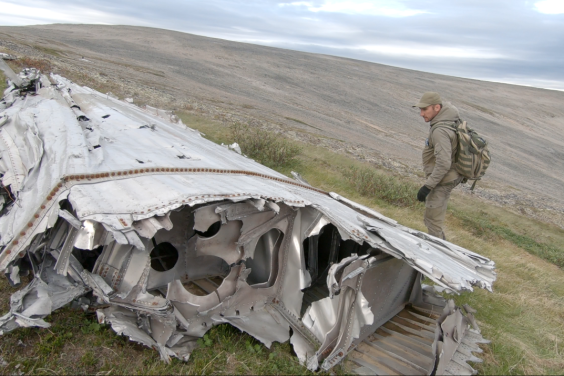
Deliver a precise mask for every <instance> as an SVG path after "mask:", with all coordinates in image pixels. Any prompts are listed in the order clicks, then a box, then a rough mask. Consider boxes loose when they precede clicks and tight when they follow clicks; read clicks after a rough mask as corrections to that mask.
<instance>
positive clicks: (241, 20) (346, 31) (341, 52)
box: [0, 0, 564, 90]
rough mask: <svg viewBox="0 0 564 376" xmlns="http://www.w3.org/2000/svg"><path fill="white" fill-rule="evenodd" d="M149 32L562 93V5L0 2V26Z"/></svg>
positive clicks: (463, 0) (348, 0)
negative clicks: (78, 26)
mask: <svg viewBox="0 0 564 376" xmlns="http://www.w3.org/2000/svg"><path fill="white" fill-rule="evenodd" d="M49 23H95V24H116V25H117V24H119V25H139V26H151V27H158V28H164V29H171V30H178V31H183V32H187V33H193V34H198V35H205V36H211V37H216V38H222V39H229V40H233V41H242V42H249V43H256V44H262V45H268V46H274V47H282V48H288V49H293V50H300V51H308V52H316V53H324V54H330V55H337V56H344V57H350V58H355V59H360V60H367V61H372V62H377V63H383V64H389V65H393V66H398V67H404V68H411V69H416V70H422V71H426V72H433V73H442V74H447V75H452V76H458V77H468V78H477V79H484V80H490V81H499V82H508V83H516V84H523V85H531V86H537V87H544V88H554V89H560V90H564V0H530V1H528V0H309V1H288V0H244V1H243V0H241V1H234V0H204V1H202V0H200V1H198V0H160V1H145V0H135V1H133V0H122V1H120V0H95V1H92V0H56V1H55V0H0V25H10V26H14V25H32V24H49Z"/></svg>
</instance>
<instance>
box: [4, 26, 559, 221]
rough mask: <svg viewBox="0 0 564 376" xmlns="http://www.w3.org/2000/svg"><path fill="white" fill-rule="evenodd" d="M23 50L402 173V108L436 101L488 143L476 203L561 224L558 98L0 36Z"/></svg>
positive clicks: (79, 31)
mask: <svg viewBox="0 0 564 376" xmlns="http://www.w3.org/2000/svg"><path fill="white" fill-rule="evenodd" d="M26 45H27V46H29V47H34V48H36V49H39V50H41V51H43V53H46V54H48V55H49V56H50V57H52V58H53V59H55V60H58V61H60V62H61V64H67V65H69V66H72V67H73V68H74V69H78V70H86V71H88V72H98V74H100V75H101V76H104V77H108V78H110V79H109V81H113V82H119V83H120V85H122V86H123V87H125V89H124V95H129V96H132V97H134V99H136V98H135V97H136V96H141V94H140V93H138V92H136V91H135V89H134V87H135V86H134V85H133V86H132V85H128V83H130V82H132V81H135V82H137V83H140V84H142V86H143V87H145V88H147V89H150V90H153V93H154V96H156V97H158V96H159V95H162V96H163V97H167V98H169V99H170V98H172V99H173V103H175V105H177V106H186V105H188V106H189V108H191V107H190V106H192V105H193V104H194V103H196V106H197V107H198V106H199V107H200V108H203V109H204V110H208V111H209V112H212V113H213V114H215V116H216V118H223V119H230V118H232V119H240V118H244V119H247V120H248V119H255V120H257V121H258V122H260V123H262V124H267V125H268V126H272V127H277V128H282V129H285V130H286V131H288V130H290V131H292V133H291V134H292V135H293V136H295V137H296V138H301V139H307V140H308V141H309V142H312V143H321V144H324V145H328V146H330V147H333V148H337V149H343V150H348V151H349V152H351V153H353V154H356V155H358V156H360V157H361V158H365V159H368V160H369V161H374V162H376V163H381V164H386V165H391V166H393V167H395V168H396V169H400V170H403V171H411V172H414V171H418V170H420V167H419V164H420V162H419V161H420V150H421V148H422V146H423V142H424V139H425V137H426V131H427V129H428V128H427V125H426V124H425V123H424V122H423V120H421V118H420V117H419V115H418V111H416V110H415V109H412V108H411V105H412V104H413V103H415V102H416V101H417V99H418V98H419V97H420V95H421V94H422V93H423V92H425V91H429V90H433V91H438V92H440V93H441V94H442V95H443V98H445V99H446V100H448V101H451V102H452V103H453V104H454V105H455V106H457V107H458V108H459V109H460V112H461V116H462V117H463V118H464V119H465V120H468V121H469V124H470V125H471V126H472V127H474V128H476V129H477V130H478V131H479V132H481V133H482V134H484V135H485V136H486V137H487V138H488V140H490V144H491V150H492V153H493V163H492V165H491V167H490V170H489V171H488V174H487V176H486V179H485V180H484V181H483V182H481V183H479V184H478V187H479V188H478V193H479V194H481V195H483V196H485V197H489V198H493V199H494V200H495V201H498V202H501V203H505V204H509V205H515V204H518V205H522V204H523V208H522V209H521V210H522V211H525V210H528V207H534V208H537V209H552V210H549V211H548V212H546V213H548V214H547V215H548V217H550V216H553V215H554V214H555V213H556V214H559V216H560V215H562V214H564V192H563V191H562V189H561V187H562V186H563V185H564V152H563V150H564V108H563V106H562V103H564V92H558V91H550V90H543V89H536V88H528V87H522V86H515V85H507V84H499V83H491V82H483V81H477V80H468V79H461V78H456V77H449V76H441V75H436V74H430V73H424V72H418V71H413V70H406V69H401V68H395V67H390V66H385V65H379V64H374V63H368V62H363V61H357V60H351V59H344V58H338V57H333V56H326V55H318V54H309V53H303V52H296V51H290V50H283V49H276V48H270V47H264V46H257V45H251V44H244V43H236V42H230V41H225V40H219V39H213V38H207V37H201V36H196V35H191V34H185V33H179V32H173V31H167V30H160V29H151V28H141V27H130V26H93V25H48V26H28V27H0V47H4V49H5V50H12V51H13V50H17V49H18V48H25V47H26ZM16 52H17V51H16ZM191 104H192V105H191ZM341 141H344V142H341ZM390 160H391V161H390ZM542 216H543V215H542V213H541V217H542ZM560 218H562V217H560ZM549 219H550V218H549ZM556 222H557V223H559V224H560V225H561V226H562V225H563V222H562V220H561V219H560V220H556Z"/></svg>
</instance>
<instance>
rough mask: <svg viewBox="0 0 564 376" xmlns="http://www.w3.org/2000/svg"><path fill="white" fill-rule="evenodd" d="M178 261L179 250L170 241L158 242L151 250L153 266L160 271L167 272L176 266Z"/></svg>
mask: <svg viewBox="0 0 564 376" xmlns="http://www.w3.org/2000/svg"><path fill="white" fill-rule="evenodd" d="M177 261H178V251H177V250H176V248H175V247H174V246H173V245H172V244H170V243H168V242H163V243H159V244H156V245H155V248H153V250H152V251H151V268H153V269H155V270H156V271H158V272H166V271H167V270H170V269H172V268H174V265H176V262H177Z"/></svg>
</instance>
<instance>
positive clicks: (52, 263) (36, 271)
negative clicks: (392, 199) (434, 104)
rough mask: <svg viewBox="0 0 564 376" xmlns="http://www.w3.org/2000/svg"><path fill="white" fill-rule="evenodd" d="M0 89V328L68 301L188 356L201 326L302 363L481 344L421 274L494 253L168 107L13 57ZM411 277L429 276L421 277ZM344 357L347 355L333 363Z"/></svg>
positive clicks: (403, 370) (420, 364)
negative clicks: (0, 297)
mask: <svg viewBox="0 0 564 376" xmlns="http://www.w3.org/2000/svg"><path fill="white" fill-rule="evenodd" d="M0 63H1V64H3V67H4V70H6V71H7V75H8V78H9V79H10V81H9V84H10V87H9V88H8V89H7V90H6V91H5V93H4V94H5V95H4V98H3V101H2V102H1V103H0V151H1V159H0V174H1V175H2V185H3V191H4V192H3V194H2V196H0V199H1V201H2V211H1V212H0V236H1V238H0V247H1V250H2V252H1V254H0V270H1V271H3V272H4V273H5V274H6V276H7V278H8V279H9V281H10V283H11V284H13V285H17V284H20V283H21V277H23V276H25V275H29V274H30V273H32V274H33V276H34V277H33V279H32V280H31V282H30V283H29V284H27V286H25V287H23V288H22V289H21V290H20V291H18V292H16V293H14V294H13V296H12V298H11V310H10V312H9V313H7V314H6V315H4V316H3V317H1V318H0V331H1V333H7V332H9V331H12V330H14V329H16V328H17V327H31V326H37V327H48V326H49V323H47V322H46V321H44V320H43V319H44V318H45V317H46V316H47V315H49V314H50V313H51V312H53V311H54V310H56V309H58V308H61V307H63V306H65V305H67V304H69V303H71V302H74V303H73V304H74V305H75V306H76V305H77V304H78V305H79V306H81V307H82V308H83V309H85V310H87V309H90V310H96V313H97V317H98V320H99V321H100V322H101V323H107V324H109V325H111V327H112V328H113V329H114V330H115V331H116V332H117V333H118V334H122V335H125V336H128V337H129V338H130V339H131V340H133V341H136V342H140V343H142V344H144V345H146V346H148V347H151V348H154V349H156V350H158V351H159V353H160V356H161V358H162V359H163V360H165V361H169V360H170V357H178V358H180V359H182V360H188V358H189V356H190V353H191V351H192V350H193V349H194V348H195V346H196V340H197V339H198V338H199V337H202V336H203V335H204V333H206V331H208V330H209V329H210V328H211V327H212V326H214V325H218V324H222V323H229V324H231V325H234V326H235V327H237V328H239V329H240V330H242V331H244V332H247V333H249V334H250V335H252V336H254V337H255V338H257V339H258V340H260V341H261V342H262V343H264V344H265V345H266V346H268V347H269V346H270V345H271V344H272V342H274V341H278V342H285V341H287V340H290V342H291V343H292V345H293V347H294V350H295V352H296V354H297V356H298V357H299V359H300V360H301V361H302V362H303V364H304V365H306V366H307V367H308V368H309V369H311V370H317V369H319V368H322V369H324V370H328V369H330V368H331V367H333V366H335V365H336V364H338V363H339V362H341V361H342V360H343V359H344V358H345V356H347V355H348V360H349V361H350V364H353V365H354V366H353V368H352V369H351V370H352V371H353V372H356V373H359V374H449V373H452V374H472V373H474V372H475V371H474V370H473V369H472V367H471V366H470V365H468V364H467V361H473V362H474V361H479V359H478V358H476V357H475V356H474V355H473V352H481V350H480V348H479V347H478V345H477V344H479V343H486V342H487V341H485V340H484V339H483V338H482V336H481V335H480V332H479V329H478V327H477V325H476V322H475V320H474V316H473V313H474V312H475V311H473V310H472V309H471V308H470V307H468V306H464V307H463V308H459V307H456V306H455V305H454V303H453V302H452V301H448V302H447V301H445V300H444V299H443V298H442V297H440V296H439V295H437V294H436V293H435V291H436V290H437V289H447V291H452V292H460V291H468V290H472V288H473V286H478V287H481V288H485V289H487V290H490V291H491V288H492V283H493V281H494V280H495V278H496V277H495V272H494V263H493V262H492V261H491V260H489V259H487V258H485V257H482V256H480V255H478V254H476V253H473V252H471V251H469V250H466V249H464V248H461V247H459V246H457V245H455V244H452V243H449V242H447V241H443V240H441V239H438V238H435V237H432V236H429V235H427V234H425V233H422V232H420V231H416V230H413V229H410V228H407V227H404V226H401V225H399V224H398V223H397V222H396V221H394V220H392V219H389V218H386V217H384V216H383V215H381V214H379V213H377V212H375V211H373V210H371V209H369V208H367V207H364V206H362V205H360V204H357V203H355V202H353V201H350V200H347V199H346V198H344V197H342V196H339V195H338V194H336V193H328V192H324V191H322V190H320V189H317V188H314V187H312V186H310V185H309V184H307V182H306V181H305V180H303V179H301V178H300V177H299V176H298V175H296V179H290V178H288V177H286V176H284V175H282V174H280V173H278V172H276V171H273V170H271V169H269V168H267V167H265V166H262V165H261V164H259V163H257V162H254V161H253V160H251V159H249V158H247V157H245V156H244V155H241V154H239V153H238V152H237V151H234V150H232V149H237V147H236V145H234V146H233V147H232V148H227V147H222V146H220V145H217V144H214V143H212V142H210V141H208V140H206V139H205V138H203V137H202V135H201V134H200V133H199V132H197V131H194V130H191V129H189V128H187V127H186V126H184V125H183V124H182V122H181V121H180V120H179V119H178V118H176V117H175V116H174V115H173V114H172V113H171V112H167V111H163V110H157V109H154V108H151V107H148V106H147V107H145V108H140V107H137V106H135V105H133V104H131V103H128V102H125V101H120V100H117V99H116V98H114V97H112V96H109V95H106V94H102V93H99V92H97V91H95V90H92V89H90V88H87V87H81V86H78V85H76V84H74V83H72V82H70V81H69V80H67V79H65V78H63V77H60V76H57V75H51V76H50V77H48V76H46V75H43V74H41V73H40V72H39V71H37V70H35V69H25V70H24V71H23V72H22V73H20V74H19V75H15V74H14V73H13V72H11V70H10V69H9V68H8V67H7V65H6V64H5V62H3V61H2V60H0ZM423 276H425V277H427V278H428V279H429V280H431V281H433V282H434V286H435V287H431V286H426V285H422V281H423ZM347 364H349V363H347Z"/></svg>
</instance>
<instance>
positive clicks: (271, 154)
mask: <svg viewBox="0 0 564 376" xmlns="http://www.w3.org/2000/svg"><path fill="white" fill-rule="evenodd" d="M229 131H230V136H231V137H232V140H233V141H235V142H236V143H238V144H239V146H240V147H241V150H242V152H243V154H245V155H247V156H248V157H250V158H252V159H254V160H256V161H257V162H259V163H261V164H263V165H265V166H268V167H271V168H276V167H279V168H280V167H288V166H291V165H292V162H293V160H294V159H295V157H296V156H297V155H298V154H300V152H301V151H302V147H301V146H299V145H297V144H296V143H295V142H291V141H290V140H288V139H286V138H285V137H284V136H282V135H279V134H276V133H273V132H268V131H266V130H263V129H251V128H250V127H249V126H248V125H245V124H240V123H236V124H233V125H231V126H230V127H229Z"/></svg>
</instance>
